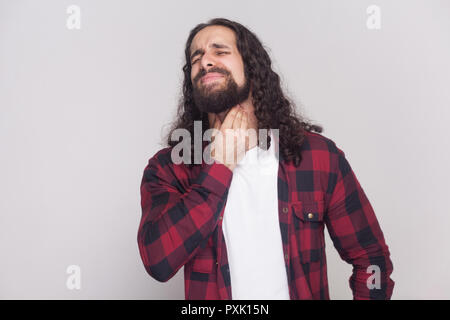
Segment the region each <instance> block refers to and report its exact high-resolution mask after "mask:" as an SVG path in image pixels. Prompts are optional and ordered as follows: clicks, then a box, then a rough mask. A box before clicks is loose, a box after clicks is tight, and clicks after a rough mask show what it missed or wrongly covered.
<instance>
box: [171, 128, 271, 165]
mask: <svg viewBox="0 0 450 320" xmlns="http://www.w3.org/2000/svg"><path fill="white" fill-rule="evenodd" d="M239 136H241V137H245V138H248V140H247V141H259V143H258V146H259V147H260V148H261V149H263V150H268V137H269V136H272V137H273V139H271V142H270V149H271V150H273V151H272V152H273V154H274V156H275V157H276V158H277V159H279V129H258V133H256V130H255V129H253V128H249V129H225V135H223V134H222V132H221V131H220V130H218V129H215V128H210V129H207V130H205V132H204V133H203V135H202V122H201V121H194V137H191V133H190V132H189V131H188V130H187V129H183V128H179V129H175V130H174V131H173V132H172V134H171V136H170V139H171V140H172V141H180V139H181V141H180V142H179V143H177V144H176V145H175V146H174V147H173V149H172V152H171V159H172V162H173V163H174V164H181V163H184V164H191V162H192V155H191V145H192V139H193V145H194V164H201V163H202V160H203V161H204V162H205V163H207V164H212V163H213V162H214V159H213V158H212V157H211V152H212V151H213V150H214V146H216V145H223V143H224V142H225V147H226V149H227V150H236V152H235V153H234V154H232V153H226V162H233V160H234V159H235V158H234V157H235V156H237V154H238V153H239V151H244V150H245V140H242V139H235V138H237V137H239ZM213 138H214V139H213ZM224 139H225V140H224ZM213 140H214V141H213ZM204 141H208V142H210V143H209V144H208V145H207V146H206V147H205V148H204V150H203V149H202V147H203V142H204ZM235 143H236V146H234V144H235ZM229 148H231V149H229ZM272 148H273V149H272ZM181 151H182V153H183V155H182V156H181ZM230 158H231V159H230ZM267 159H268V158H267ZM263 161H264V159H263Z"/></svg>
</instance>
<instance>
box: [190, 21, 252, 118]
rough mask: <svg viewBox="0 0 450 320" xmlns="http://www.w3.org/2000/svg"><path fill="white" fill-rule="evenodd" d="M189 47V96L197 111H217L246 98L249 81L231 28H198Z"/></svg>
mask: <svg viewBox="0 0 450 320" xmlns="http://www.w3.org/2000/svg"><path fill="white" fill-rule="evenodd" d="M190 50H191V52H190V54H191V66H192V67H191V81H192V86H193V97H194V101H195V104H196V106H197V107H198V108H199V109H200V111H202V112H208V113H221V112H223V111H226V110H228V109H230V108H232V107H233V106H235V105H237V104H239V103H241V102H243V101H245V100H246V99H247V98H248V96H249V92H250V83H249V81H246V77H245V73H244V63H243V60H242V57H241V55H240V53H239V52H238V49H237V47H236V40H235V35H234V32H233V31H232V30H231V29H229V28H226V27H223V26H209V27H206V28H204V29H202V30H200V31H199V32H198V33H197V34H196V35H195V37H194V39H193V40H192V43H191V48H190ZM205 75H206V77H204V76H205Z"/></svg>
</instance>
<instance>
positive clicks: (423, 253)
mask: <svg viewBox="0 0 450 320" xmlns="http://www.w3.org/2000/svg"><path fill="white" fill-rule="evenodd" d="M372 5H375V6H376V7H375V9H374V7H373V6H372ZM73 6H75V7H73ZM74 8H75V9H74ZM74 10H75V11H74ZM76 10H78V13H79V22H80V24H79V29H78V28H77V27H75V28H74V24H73V19H72V18H73V17H74V16H73V15H74V14H75V13H76ZM374 10H375V11H374ZM376 12H377V13H376ZM215 17H224V18H228V19H231V20H235V21H238V22H240V23H242V24H244V25H245V26H247V27H248V28H249V29H250V30H251V31H253V32H255V33H256V34H257V36H258V37H259V38H260V39H261V41H262V42H263V43H264V45H265V46H266V48H267V49H268V52H269V54H270V56H271V58H272V59H273V60H272V61H273V66H274V69H275V71H276V72H277V73H278V74H279V75H280V77H281V79H282V85H283V88H284V89H285V92H286V93H287V94H288V96H289V97H291V98H292V99H293V100H294V101H295V102H296V104H297V108H298V110H299V111H300V112H302V114H303V115H305V116H306V117H308V118H309V119H311V120H313V121H315V122H316V123H318V124H321V125H323V126H324V132H323V135H325V136H326V137H329V138H331V139H332V140H333V141H335V142H336V144H337V146H338V147H340V148H341V149H342V150H343V151H344V152H345V154H346V156H347V159H348V160H349V162H350V164H351V166H352V168H353V170H354V172H355V174H356V176H357V178H358V179H359V181H360V183H361V185H362V187H363V189H364V191H365V192H366V194H367V195H368V198H369V200H370V202H371V204H372V206H373V207H374V209H375V213H376V215H377V218H378V220H379V223H380V225H381V228H382V230H383V232H384V235H385V239H386V242H387V244H388V246H389V249H390V251H391V258H392V261H393V264H394V272H393V274H392V278H393V280H394V281H395V283H396V285H395V288H394V293H393V296H392V298H393V299H431V298H436V299H449V298H450V293H449V292H450V276H449V273H448V270H449V267H450V250H449V248H448V247H447V246H448V245H450V232H449V227H450V209H449V206H448V204H447V203H446V201H447V200H448V199H449V181H450V174H449V167H448V165H449V163H450V151H449V146H450V143H449V142H450V141H449V140H450V139H449V132H448V128H447V125H448V122H449V120H450V117H449V115H450V111H449V110H450V108H449V107H450V90H449V83H450V60H449V57H450V19H449V18H450V3H449V2H448V1H445V0H442V1H429V0H427V1H425V0H422V1H411V0H408V1H398V0H397V1H387V0H384V1H362V0H353V1H348V0H347V1H332V0H329V1H260V0H258V1H231V0H230V1H217V2H215V1H164V2H163V1H153V2H151V1H136V0H134V1H126V2H125V1H106V0H103V1H98V0H96V1H92V0H90V1H87V0H86V1H82V0H75V1H59V0H58V1H56V0H54V1H31V0H30V1H16V0H14V1H12V0H11V1H4V0H2V1H1V2H0V146H1V159H0V177H1V179H0V194H1V196H0V298H3V299H50V298H53V299H184V284H183V272H182V271H183V270H182V269H180V271H179V272H178V273H177V274H176V275H175V277H173V278H172V279H171V280H169V281H168V282H167V283H159V282H158V281H156V280H154V279H152V278H151V277H150V276H149V275H148V274H147V273H146V271H145V269H144V266H143V264H142V262H141V259H140V256H139V251H138V246H137V240H136V238H137V229H138V224H139V221H140V217H141V207H140V193H139V187H140V182H141V178H142V173H143V170H144V167H145V166H146V164H147V161H148V159H149V158H150V157H151V156H152V155H154V154H155V153H156V151H158V150H159V149H161V148H162V147H163V146H162V145H161V144H160V142H161V139H162V137H163V134H164V133H166V132H167V128H168V126H167V124H169V123H170V121H171V120H173V119H174V116H175V110H176V107H177V100H178V97H179V96H180V94H181V84H182V79H183V75H182V70H181V68H182V66H183V63H184V45H185V42H186V39H187V36H188V34H189V31H190V30H191V29H192V28H193V27H194V26H195V25H197V24H198V23H202V22H206V21H207V20H209V19H211V18H215ZM374 19H375V20H374ZM374 21H375V23H374ZM71 23H72V24H71ZM377 24H378V25H377ZM75 26H76V24H75ZM325 234H326V245H327V261H328V277H329V287H330V296H331V298H332V299H351V298H352V294H351V290H350V288H349V284H348V279H349V277H350V276H351V271H352V266H351V265H349V264H347V263H346V262H344V261H342V260H341V259H340V257H339V255H338V253H337V251H336V249H335V248H334V247H333V244H332V242H331V240H330V238H329V236H328V233H327V232H326V233H325ZM267 258H268V259H270V257H267ZM70 266H75V267H70ZM72 268H75V269H72ZM77 268H78V269H77ZM74 270H78V271H80V273H77V274H78V275H80V277H79V278H77V279H79V280H80V282H79V284H80V287H79V289H77V288H76V287H75V288H73V287H71V286H70V285H69V286H68V282H69V283H70V277H71V276H73V275H74V274H75V273H73V272H75V271H74Z"/></svg>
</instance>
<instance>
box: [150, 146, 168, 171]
mask: <svg viewBox="0 0 450 320" xmlns="http://www.w3.org/2000/svg"><path fill="white" fill-rule="evenodd" d="M172 149H173V147H170V146H169V147H164V148H162V149H159V150H158V151H156V152H155V153H154V154H153V156H151V157H150V159H149V160H148V164H149V165H150V164H154V165H158V166H160V167H163V168H164V167H166V166H167V165H171V164H173V162H172V156H171V154H172Z"/></svg>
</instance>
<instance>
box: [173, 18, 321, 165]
mask: <svg viewBox="0 0 450 320" xmlns="http://www.w3.org/2000/svg"><path fill="white" fill-rule="evenodd" d="M214 25H218V26H224V27H228V28H229V29H231V30H232V31H234V33H235V36H236V46H237V48H238V50H239V53H240V54H241V56H242V59H243V62H244V68H245V70H244V74H245V75H246V76H247V77H248V79H247V80H250V83H251V86H252V94H253V96H252V98H253V105H254V108H255V109H254V113H255V116H256V119H257V120H258V129H263V128H264V129H271V128H272V129H279V152H280V154H281V155H282V157H283V158H284V159H285V160H287V161H293V163H294V165H295V166H298V165H299V164H300V161H301V160H302V159H301V148H300V146H301V145H302V143H303V141H304V138H305V132H306V131H316V132H319V133H320V132H322V127H321V126H320V125H315V124H311V123H310V122H309V121H306V120H305V119H304V118H303V117H301V116H299V115H297V113H296V110H295V105H294V103H293V102H292V101H291V100H290V99H289V98H287V97H286V96H285V95H284V94H283V91H282V89H281V85H280V77H279V76H278V74H277V73H275V72H274V71H273V70H272V68H271V64H272V62H271V59H270V57H269V55H268V53H267V52H266V50H265V49H264V47H263V45H262V43H261V42H260V41H259V39H258V38H257V36H256V35H255V34H254V33H252V32H251V31H250V30H248V29H247V28H246V27H244V26H243V25H241V24H239V23H237V22H234V21H230V20H228V19H224V18H215V19H211V20H209V21H208V22H207V23H201V24H198V25H197V26H196V27H195V28H194V29H192V30H191V32H190V34H189V37H188V39H187V42H186V47H185V56H186V64H185V65H184V66H183V72H184V82H183V94H182V96H181V97H180V99H179V105H178V111H177V119H176V120H175V121H174V123H173V125H172V127H171V129H170V131H169V133H168V135H167V137H166V139H165V140H167V143H168V145H169V146H171V147H173V146H175V145H176V144H178V143H179V141H172V140H171V135H172V132H173V131H174V130H175V129H186V130H188V131H189V133H190V134H191V137H194V121H201V122H202V136H203V133H204V132H205V130H207V129H209V121H208V114H207V113H206V112H201V111H200V110H199V109H198V108H197V107H196V105H195V102H194V99H193V87H192V82H191V61H190V48H191V43H192V40H193V38H194V37H195V35H196V34H197V33H198V32H199V31H200V30H202V29H203V28H206V27H208V26H214ZM191 147H192V149H191V155H193V154H194V152H193V151H194V139H192V138H191ZM269 147H270V136H268V144H267V148H269ZM191 163H193V161H191Z"/></svg>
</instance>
